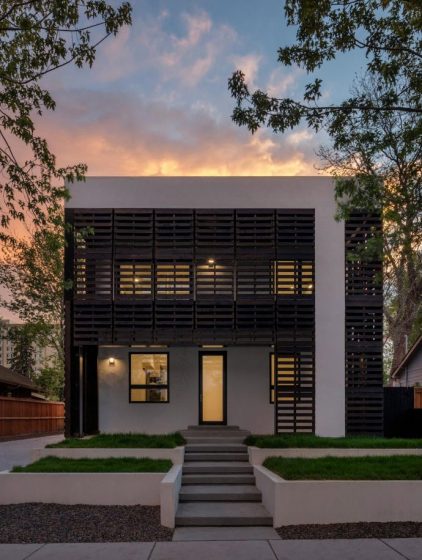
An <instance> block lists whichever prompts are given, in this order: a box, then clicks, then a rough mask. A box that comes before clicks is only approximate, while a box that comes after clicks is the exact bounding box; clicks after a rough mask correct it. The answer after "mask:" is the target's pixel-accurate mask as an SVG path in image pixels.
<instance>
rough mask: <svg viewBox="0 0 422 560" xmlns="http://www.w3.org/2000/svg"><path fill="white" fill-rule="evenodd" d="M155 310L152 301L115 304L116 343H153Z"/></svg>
mask: <svg viewBox="0 0 422 560" xmlns="http://www.w3.org/2000/svg"><path fill="white" fill-rule="evenodd" d="M153 327H154V308H153V303H152V302H151V301H144V302H136V303H125V302H123V301H119V302H116V303H115V304H114V343H115V344H131V343H136V342H137V343H140V342H142V343H143V344H148V343H151V342H153Z"/></svg>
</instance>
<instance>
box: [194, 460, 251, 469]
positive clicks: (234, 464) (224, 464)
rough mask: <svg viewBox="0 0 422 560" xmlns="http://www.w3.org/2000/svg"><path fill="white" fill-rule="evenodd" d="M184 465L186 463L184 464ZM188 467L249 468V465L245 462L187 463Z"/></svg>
mask: <svg viewBox="0 0 422 560" xmlns="http://www.w3.org/2000/svg"><path fill="white" fill-rule="evenodd" d="M184 465H186V463H185V464H184ZM188 466H189V467H204V468H205V467H206V468H212V467H216V468H219V467H242V468H243V467H245V466H247V467H250V468H252V467H251V465H250V464H249V463H247V462H245V461H189V465H188Z"/></svg>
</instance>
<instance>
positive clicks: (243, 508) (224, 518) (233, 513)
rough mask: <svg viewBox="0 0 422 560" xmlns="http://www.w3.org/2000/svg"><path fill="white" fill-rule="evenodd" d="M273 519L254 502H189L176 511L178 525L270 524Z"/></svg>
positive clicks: (182, 504) (262, 507) (181, 504)
mask: <svg viewBox="0 0 422 560" xmlns="http://www.w3.org/2000/svg"><path fill="white" fill-rule="evenodd" d="M272 524H273V520H272V517H271V515H270V514H269V513H268V511H267V510H266V509H265V508H264V506H263V505H262V504H257V503H254V502H252V503H251V502H187V503H180V504H179V506H178V508H177V512H176V526H178V527H222V526H228V525H229V526H233V527H236V526H270V525H272Z"/></svg>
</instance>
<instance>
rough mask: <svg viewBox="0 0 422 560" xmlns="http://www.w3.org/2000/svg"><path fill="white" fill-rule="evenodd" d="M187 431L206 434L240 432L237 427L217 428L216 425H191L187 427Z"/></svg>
mask: <svg viewBox="0 0 422 560" xmlns="http://www.w3.org/2000/svg"><path fill="white" fill-rule="evenodd" d="M188 430H199V431H201V432H208V431H210V430H218V431H223V432H226V431H227V430H240V428H239V426H232V425H228V426H227V425H224V426H218V425H216V424H195V425H194V424H192V425H190V426H188Z"/></svg>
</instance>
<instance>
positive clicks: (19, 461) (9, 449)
mask: <svg viewBox="0 0 422 560" xmlns="http://www.w3.org/2000/svg"><path fill="white" fill-rule="evenodd" d="M63 437H64V436H63V435H56V436H44V437H36V438H28V439H15V440H13V441H0V471H6V470H10V469H11V468H12V467H14V466H15V465H16V466H17V465H22V466H23V465H27V464H28V463H30V462H31V451H32V450H33V449H40V448H41V447H45V446H46V445H47V444H49V443H56V442H58V441H61V440H62V439H63ZM0 558H1V557H0ZM1 560H3V559H1Z"/></svg>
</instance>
